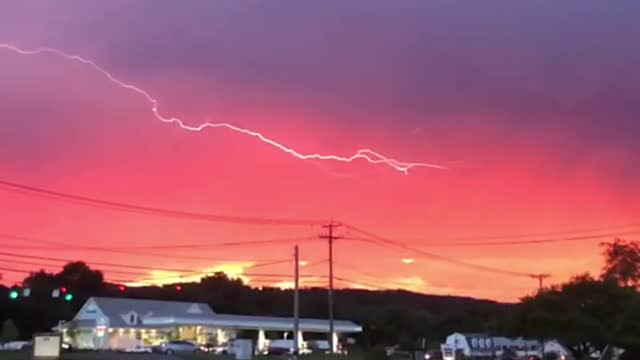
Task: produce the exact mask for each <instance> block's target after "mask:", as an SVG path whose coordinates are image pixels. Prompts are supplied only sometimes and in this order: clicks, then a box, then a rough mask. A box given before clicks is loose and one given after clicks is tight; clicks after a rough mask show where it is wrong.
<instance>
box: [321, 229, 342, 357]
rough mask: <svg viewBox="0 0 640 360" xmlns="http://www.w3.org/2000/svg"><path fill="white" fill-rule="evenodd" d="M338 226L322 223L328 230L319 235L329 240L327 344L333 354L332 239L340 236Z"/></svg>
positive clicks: (334, 345)
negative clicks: (335, 232) (336, 233)
mask: <svg viewBox="0 0 640 360" xmlns="http://www.w3.org/2000/svg"><path fill="white" fill-rule="evenodd" d="M338 227H340V224H336V223H334V222H333V221H332V222H330V223H329V224H327V225H324V226H323V228H325V229H327V230H328V233H327V234H326V235H320V238H321V239H326V240H328V241H329V294H328V295H329V346H330V348H331V353H332V354H333V353H334V352H335V351H334V350H335V348H336V344H335V341H334V338H333V333H334V324H333V322H334V319H333V241H334V240H338V239H340V238H341V237H339V236H336V235H335V234H334V230H335V229H336V228H338Z"/></svg>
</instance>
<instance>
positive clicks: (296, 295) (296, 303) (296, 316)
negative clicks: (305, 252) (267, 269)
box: [293, 245, 300, 359]
mask: <svg viewBox="0 0 640 360" xmlns="http://www.w3.org/2000/svg"><path fill="white" fill-rule="evenodd" d="M293 258H294V262H295V265H294V267H293V268H294V276H295V280H294V284H295V287H294V290H293V358H294V359H297V358H298V354H300V343H299V340H300V339H299V337H298V333H300V253H299V251H298V245H296V246H295V248H294V253H293Z"/></svg>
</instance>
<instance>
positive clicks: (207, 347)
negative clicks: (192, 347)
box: [198, 343, 231, 355]
mask: <svg viewBox="0 0 640 360" xmlns="http://www.w3.org/2000/svg"><path fill="white" fill-rule="evenodd" d="M198 351H200V352H204V353H209V354H216V355H226V354H229V353H231V351H230V349H229V346H226V345H213V344H208V343H207V344H202V345H200V346H199V347H198Z"/></svg>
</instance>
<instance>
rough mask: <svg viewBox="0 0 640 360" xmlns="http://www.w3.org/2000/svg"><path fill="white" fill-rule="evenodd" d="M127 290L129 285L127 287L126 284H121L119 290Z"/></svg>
mask: <svg viewBox="0 0 640 360" xmlns="http://www.w3.org/2000/svg"><path fill="white" fill-rule="evenodd" d="M125 290H127V287H126V286H124V285H120V286H118V291H120V292H125Z"/></svg>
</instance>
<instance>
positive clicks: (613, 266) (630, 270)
mask: <svg viewBox="0 0 640 360" xmlns="http://www.w3.org/2000/svg"><path fill="white" fill-rule="evenodd" d="M601 246H602V247H603V248H604V251H603V253H602V254H603V256H604V260H605V265H604V268H603V269H602V274H601V277H602V278H603V279H610V280H613V281H616V282H617V283H618V284H620V285H621V286H638V285H639V284H640V244H639V243H638V242H636V241H625V240H622V239H615V240H614V241H613V242H610V243H602V244H601Z"/></svg>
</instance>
